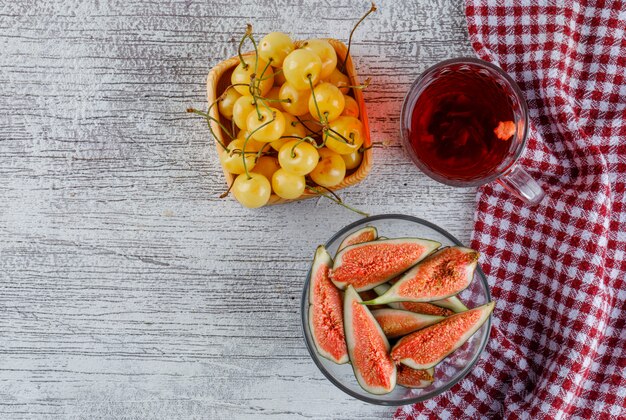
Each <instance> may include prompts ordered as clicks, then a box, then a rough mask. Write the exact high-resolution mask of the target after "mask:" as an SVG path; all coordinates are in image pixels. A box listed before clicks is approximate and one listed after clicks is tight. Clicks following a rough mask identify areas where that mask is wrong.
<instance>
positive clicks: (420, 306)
mask: <svg viewBox="0 0 626 420" xmlns="http://www.w3.org/2000/svg"><path fill="white" fill-rule="evenodd" d="M390 288H391V286H390V285H389V284H387V283H383V284H380V285H378V286H376V287H374V292H376V294H378V296H381V295H384V294H385V292H387V290H389V289H390ZM361 297H363V294H361ZM459 302H460V301H459ZM388 306H390V307H392V308H394V309H404V310H405V311H411V312H415V313H418V314H425V315H437V316H450V315H454V311H451V310H450V309H446V308H442V307H439V306H436V305H434V304H433V303H428V302H391V303H389V304H388ZM381 307H384V305H373V306H370V309H374V308H376V309H378V308H381Z"/></svg>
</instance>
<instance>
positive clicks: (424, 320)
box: [372, 308, 445, 338]
mask: <svg viewBox="0 0 626 420" xmlns="http://www.w3.org/2000/svg"><path fill="white" fill-rule="evenodd" d="M372 315H374V318H376V321H377V322H378V325H380V328H382V330H383V332H384V333H385V335H386V336H387V338H398V337H402V336H403V335H407V334H410V333H412V332H413V331H417V330H421V329H422V328H425V327H428V326H429V325H433V324H436V323H438V322H441V321H443V320H444V319H445V317H443V316H435V315H424V314H419V313H415V312H410V311H404V310H402V309H391V308H389V309H376V310H374V311H372Z"/></svg>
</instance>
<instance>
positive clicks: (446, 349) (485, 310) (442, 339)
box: [391, 301, 495, 369]
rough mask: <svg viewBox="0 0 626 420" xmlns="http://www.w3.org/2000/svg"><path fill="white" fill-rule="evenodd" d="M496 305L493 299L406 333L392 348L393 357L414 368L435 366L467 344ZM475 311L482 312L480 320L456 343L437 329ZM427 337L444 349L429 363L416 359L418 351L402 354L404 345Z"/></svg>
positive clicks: (395, 360)
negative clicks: (448, 340)
mask: <svg viewBox="0 0 626 420" xmlns="http://www.w3.org/2000/svg"><path fill="white" fill-rule="evenodd" d="M494 307H495V301H491V302H489V303H487V304H485V305H482V306H479V307H477V308H473V309H470V310H469V311H465V312H461V313H458V314H455V315H452V316H450V317H448V318H446V319H445V320H444V321H442V322H440V323H438V324H435V325H432V326H430V327H427V328H424V329H422V330H419V331H416V332H414V333H412V334H409V335H406V336H404V337H402V338H401V339H400V340H398V342H397V343H396V344H395V346H394V347H393V349H392V350H391V357H392V358H393V360H394V362H396V363H402V364H403V365H406V366H408V367H410V368H413V369H429V368H431V367H434V366H436V365H437V364H439V363H440V362H441V361H442V360H443V359H445V358H446V357H448V356H449V355H450V354H452V353H453V352H454V351H455V350H456V349H458V348H459V347H461V346H462V345H463V344H465V342H466V341H467V340H469V339H470V337H471V336H472V335H474V334H475V333H476V331H478V330H479V329H480V327H482V326H483V324H484V323H485V321H487V319H489V316H490V315H491V313H492V312H493V309H494ZM474 311H477V312H480V316H479V318H478V320H477V321H476V322H475V323H474V324H473V325H472V326H471V327H470V328H469V329H467V330H466V331H463V332H462V334H461V335H460V336H459V338H458V339H457V340H456V341H455V342H454V343H449V342H446V338H447V335H445V334H444V335H442V334H439V331H437V330H438V329H442V328H441V327H442V326H443V325H444V324H446V323H453V322H454V321H455V319H456V318H458V317H463V316H467V315H469V313H470V312H474ZM425 337H430V340H431V341H430V342H429V344H433V346H434V347H436V348H439V349H442V351H441V352H440V354H437V355H436V356H434V355H430V356H432V357H431V358H432V360H431V361H429V362H428V363H420V362H419V361H418V360H416V359H415V357H416V356H420V355H417V354H416V353H412V356H411V355H403V354H402V353H403V350H404V349H403V346H405V345H410V343H411V342H412V341H416V340H419V341H421V340H422V339H424V338H425ZM421 342H422V344H423V343H424V342H423V341H421Z"/></svg>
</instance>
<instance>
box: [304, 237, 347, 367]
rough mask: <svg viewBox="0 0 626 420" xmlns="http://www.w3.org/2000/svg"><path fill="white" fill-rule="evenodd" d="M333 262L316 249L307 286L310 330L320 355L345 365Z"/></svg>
mask: <svg viewBox="0 0 626 420" xmlns="http://www.w3.org/2000/svg"><path fill="white" fill-rule="evenodd" d="M332 263H333V260H332V258H330V255H328V252H327V251H326V248H324V247H323V246H321V245H320V246H319V247H317V250H316V251H315V257H314V259H313V266H312V267H311V280H310V284H309V330H310V331H311V336H312V337H313V342H314V343H315V347H316V348H317V352H318V353H319V355H320V356H322V357H325V358H326V359H328V360H332V361H333V362H335V363H338V364H343V363H347V362H348V349H347V347H346V339H345V335H344V326H343V306H342V303H341V292H340V291H339V290H338V289H337V288H336V287H335V285H334V284H333V283H332V282H331V281H330V277H329V273H330V267H331V266H332Z"/></svg>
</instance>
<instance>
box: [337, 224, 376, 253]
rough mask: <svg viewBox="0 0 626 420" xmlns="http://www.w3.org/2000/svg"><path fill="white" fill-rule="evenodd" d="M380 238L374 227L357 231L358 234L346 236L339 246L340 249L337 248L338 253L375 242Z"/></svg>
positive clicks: (366, 227)
mask: <svg viewBox="0 0 626 420" xmlns="http://www.w3.org/2000/svg"><path fill="white" fill-rule="evenodd" d="M376 238H378V230H376V228H375V227H374V226H365V227H364V228H361V229H359V230H357V231H356V232H352V233H351V234H349V235H348V236H346V237H345V238H344V239H343V241H341V243H340V244H339V248H337V252H340V251H341V250H342V249H344V248H346V247H348V246H350V245H356V244H361V243H363V242H370V241H375V240H376Z"/></svg>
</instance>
